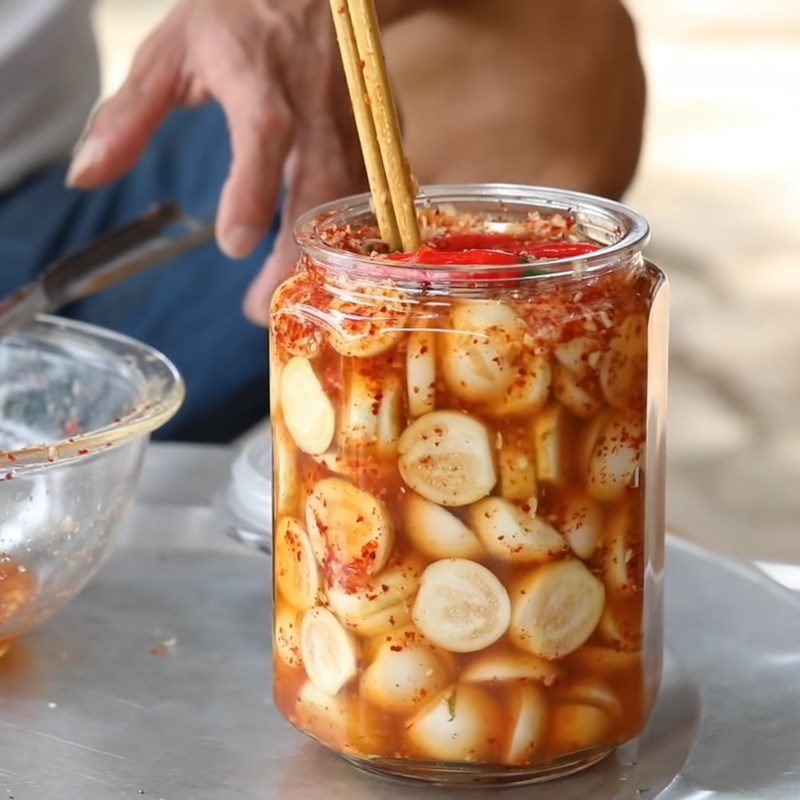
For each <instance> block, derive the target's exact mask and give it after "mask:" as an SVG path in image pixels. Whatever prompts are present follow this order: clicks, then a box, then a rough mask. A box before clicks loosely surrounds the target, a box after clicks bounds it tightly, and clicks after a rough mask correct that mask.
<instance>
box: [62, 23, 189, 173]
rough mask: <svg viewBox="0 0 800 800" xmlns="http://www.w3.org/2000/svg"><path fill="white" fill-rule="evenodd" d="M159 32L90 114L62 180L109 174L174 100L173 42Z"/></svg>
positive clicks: (128, 161) (126, 160) (138, 150)
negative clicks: (115, 89)
mask: <svg viewBox="0 0 800 800" xmlns="http://www.w3.org/2000/svg"><path fill="white" fill-rule="evenodd" d="M162 38H163V36H161V35H160V34H159V35H157V36H154V37H151V38H150V39H149V40H148V41H146V42H145V43H144V44H143V45H142V47H141V48H140V49H139V51H138V53H137V55H136V57H135V59H134V62H133V65H132V66H131V71H130V73H129V75H128V77H127V78H126V80H125V82H124V83H123V85H122V87H121V88H120V89H119V91H118V92H117V93H116V94H115V95H114V96H113V97H111V98H110V99H109V100H107V101H106V102H105V103H103V104H102V105H101V106H100V107H99V108H98V109H97V111H96V112H95V113H94V115H93V116H92V118H91V120H90V122H89V125H88V127H87V130H86V133H85V134H84V136H83V137H82V139H81V141H80V142H79V144H78V147H77V148H76V151H75V155H74V157H73V159H72V163H71V164H70V167H69V170H68V172H67V178H66V183H67V186H71V187H79V188H83V189H88V188H91V187H94V186H97V185H99V184H101V183H105V182H107V181H111V180H114V179H115V178H118V177H119V176H120V175H122V174H124V173H125V172H127V171H128V170H129V169H130V168H131V167H132V166H133V164H134V163H135V162H136V161H137V160H138V158H139V156H140V155H141V154H142V151H143V150H144V148H145V147H146V145H147V142H148V141H149V139H150V137H151V136H152V134H153V132H154V131H155V129H156V128H157V127H158V125H159V124H160V122H161V121H162V120H163V119H164V117H165V116H166V114H167V113H168V112H169V110H170V109H171V108H172V106H173V105H174V103H175V101H176V90H177V85H178V81H179V71H180V70H179V58H178V54H177V53H178V48H174V47H172V48H166V47H164V46H162V43H161V39H162Z"/></svg>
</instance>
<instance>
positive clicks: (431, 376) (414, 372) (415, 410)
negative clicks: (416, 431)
mask: <svg viewBox="0 0 800 800" xmlns="http://www.w3.org/2000/svg"><path fill="white" fill-rule="evenodd" d="M406 383H407V391H408V413H409V414H410V415H411V416H412V417H421V416H422V415H423V414H428V413H429V412H431V411H433V410H434V408H435V406H436V338H435V334H434V333H433V331H427V330H417V331H412V333H410V334H409V337H408V345H407V350H406Z"/></svg>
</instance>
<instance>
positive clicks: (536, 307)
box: [271, 262, 653, 766]
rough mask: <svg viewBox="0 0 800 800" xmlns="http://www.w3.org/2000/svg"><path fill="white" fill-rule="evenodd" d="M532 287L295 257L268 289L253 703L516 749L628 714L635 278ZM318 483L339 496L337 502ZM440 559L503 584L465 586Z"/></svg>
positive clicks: (355, 724) (637, 472)
mask: <svg viewBox="0 0 800 800" xmlns="http://www.w3.org/2000/svg"><path fill="white" fill-rule="evenodd" d="M533 284H534V285H532V286H531V287H530V288H528V287H526V285H525V284H524V283H522V284H520V285H518V286H516V287H515V288H513V289H509V288H506V289H503V288H498V289H492V288H491V287H489V288H488V289H487V290H486V292H485V293H484V294H483V296H481V297H480V298H479V299H469V298H464V297H456V296H448V295H447V294H446V292H445V293H442V292H439V293H437V295H436V296H435V297H433V296H428V295H426V294H425V293H424V292H423V293H422V294H419V293H411V292H407V293H406V292H404V291H403V290H401V289H395V288H392V287H381V286H380V285H378V286H375V285H373V286H369V285H360V284H359V283H358V282H357V281H352V282H349V281H347V280H346V279H345V278H342V277H341V276H340V277H338V278H335V279H331V277H330V275H328V274H327V273H326V271H325V270H324V269H323V268H319V267H316V266H315V265H313V264H311V263H308V262H305V263H303V264H301V266H300V267H299V268H298V271H297V273H296V275H295V276H294V277H293V278H291V279H290V280H289V281H288V282H287V283H286V284H284V286H283V287H282V288H281V289H279V291H278V292H277V293H276V298H275V300H274V302H273V309H272V337H271V341H272V344H271V362H272V363H271V381H272V395H273V396H272V426H273V436H274V442H275V445H274V447H275V449H274V509H275V519H274V530H275V531H276V532H278V533H276V537H275V541H274V551H273V552H274V560H275V570H276V581H275V585H276V589H275V597H274V602H275V615H276V623H275V639H274V642H275V648H274V651H275V657H274V694H275V702H276V705H277V707H278V708H279V709H280V711H281V712H282V713H283V715H284V716H285V717H286V718H287V719H289V720H290V721H291V722H292V723H293V724H294V725H296V726H297V727H299V728H300V729H302V730H304V731H305V732H307V733H309V734H311V735H312V736H314V737H316V738H318V739H319V740H321V741H322V742H324V743H325V744H327V745H329V746H330V747H332V748H334V749H337V750H339V751H342V752H347V753H350V754H354V755H358V756H363V757H385V758H393V759H396V758H408V759H423V760H431V761H449V762H478V763H487V764H495V765H510V766H524V765H537V764H542V763H545V762H547V761H549V760H552V759H555V758H558V757H559V756H564V755H566V754H569V753H573V752H577V751H580V750H583V749H587V748H594V747H612V746H614V745H616V744H618V743H621V742H623V741H626V740H628V739H630V738H631V737H633V736H635V735H636V734H637V733H638V732H639V731H640V730H641V728H642V726H643V724H644V722H645V714H646V712H647V709H646V708H645V705H646V700H645V682H646V680H645V676H644V674H643V660H642V655H641V648H642V634H643V620H642V611H643V573H644V567H645V547H644V516H645V509H644V505H643V498H644V485H645V480H646V476H645V474H644V470H643V465H644V450H645V446H646V442H645V440H644V431H645V416H644V415H645V394H646V366H647V357H646V342H647V318H648V313H649V304H650V298H651V295H652V291H653V286H652V285H651V283H650V281H649V279H648V278H647V277H646V276H645V275H644V274H643V273H641V272H638V271H637V270H635V269H632V268H620V269H616V270H614V271H611V272H608V273H606V274H604V275H599V276H597V277H593V278H583V279H581V280H575V281H571V280H559V281H551V282H544V281H534V282H533ZM490 306H491V308H489V307H490ZM420 360H421V362H422V363H419V362H420ZM287 371H288V372H290V373H291V374H290V377H289V378H287V377H286V375H287ZM509 374H511V376H510V377H509ZM295 375H297V376H299V377H298V378H295V377H294V376H295ZM309 376H310V377H309ZM418 377H419V378H420V380H419V381H418V380H417V379H418ZM304 381H310V382H309V383H304ZM304 386H308V387H310V388H308V389H307V390H306V389H303V387H304ZM297 387H300V389H298V388H297ZM320 392H321V394H320ZM331 410H332V417H331V416H330V415H331ZM441 411H446V412H454V413H455V414H457V415H461V416H459V417H455V416H452V415H446V416H445V417H442V419H443V420H445V422H446V423H447V424H450V423H452V428H451V429H448V430H447V431H444V432H442V431H441V430H439V429H438V428H436V427H434V433H433V434H432V435H433V436H434V438H435V437H436V436H441V441H440V442H439V440H437V441H436V442H433V441H428V440H427V439H426V438H425V437H426V435H427V434H426V433H425V431H424V430H423V428H424V424H423V425H422V427H419V426H417V427H415V428H412V427H411V426H412V425H416V423H418V422H419V421H420V420H424V419H425V418H426V415H428V414H436V413H438V412H441ZM370 413H372V414H374V416H375V420H371V419H370V416H369V415H370ZM329 417H330V419H329ZM431 419H439V418H438V417H431ZM464 419H466V420H468V421H467V422H466V423H464V424H463V425H462V423H463V420H464ZM331 421H332V425H333V427H332V428H331V427H330V424H329V423H331ZM317 423H318V424H317ZM421 424H422V423H421ZM466 426H469V427H466ZM462 427H463V436H462V433H461V432H462ZM418 429H419V430H421V431H422V433H421V434H419V435H418V432H417V431H418ZM472 432H477V433H475V436H476V438H475V439H474V441H473V440H471V439H470V440H469V441H468V439H469V436H471V435H472ZM460 436H461V438H459V437H460ZM484 436H485V440H484ZM485 442H488V443H489V450H488V451H487V450H486V449H485V448H484V443H485ZM439 444H441V448H442V449H441V450H437V449H436V448H437V447H438V445H439ZM323 447H324V450H323V449H322V448H323ZM470 448H471V449H470ZM462 450H464V452H462ZM487 452H488V455H487ZM415 453H416V454H417V455H414V454H415ZM419 453H422V455H419ZM465 453H466V455H465ZM465 459H471V461H469V460H465ZM465 464H473V465H474V467H473V469H474V470H475V471H474V473H473V474H474V479H475V482H476V485H475V486H471V485H470V480H471V476H470V474H462V473H463V471H464V469H466V467H465ZM448 465H450V466H448ZM467 471H468V470H467ZM331 479H336V481H338V483H337V482H334V483H331V482H330V481H331ZM321 482H322V483H321ZM344 484H346V485H349V486H352V487H355V489H357V490H359V492H358V493H357V494H352V498H351V494H348V492H350V491H351V490H349V489H347V486H345V485H344ZM333 489H336V490H337V491H338V492H339V494H338V495H336V494H331V492H332V490H333ZM335 497H342V498H344V499H343V500H342V501H341V502H342V503H351V500H352V502H353V503H357V504H358V506H357V508H356V506H352V505H349V506H348V507H347V508H344V506H343V507H342V508H341V509H339V511H340V512H341V514H344V517H341V518H336V513H338V511H337V509H336V508H331V507H330V503H332V504H333V505H335V502H334V500H331V501H330V503H329V502H328V498H334V499H335ZM463 498H468V499H469V502H465V503H462V502H460V500H461V499H463ZM487 501H490V502H488V504H487ZM336 502H338V501H336ZM481 504H483V505H481ZM354 509H355V510H354ZM358 509H362V511H363V513H362V512H358V513H357V511H358ZM483 509H488V510H487V512H486V513H485V514H483ZM350 512H352V513H353V514H356V516H355V517H353V518H352V519H354V520H355V522H354V526H353V529H352V531H351V533H352V536H353V541H350V539H349V538H348V535H347V532H345V533H344V534H343V533H342V531H341V530H339V528H338V527H337V526H338V525H339V524H340V522H341V520H342V519H345V520H346V519H349V518H348V517H347V514H348V513H350ZM440 512H441V513H440ZM371 514H372V515H374V519H373V518H372V517H370V516H369V515H371ZM441 514H444V515H445V516H441ZM482 514H483V517H485V520H484V519H483V518H482ZM365 515H366V516H367V517H368V519H367V520H366V522H365V521H364V519H363V518H364V516H365ZM437 515H439V516H437ZM446 515H450V516H446ZM337 519H339V521H338V522H337ZM287 520H291V522H290V523H289V522H287ZM436 520H440V521H441V526H440V525H438V523H437V522H436ZM454 520H455V521H454ZM459 523H461V524H462V525H463V527H460V526H459ZM362 525H365V526H366V527H365V528H364V529H363V530H364V531H366V532H367V533H369V532H370V531H373V532H374V538H373V539H370V538H369V537H367V539H366V540H365V542H366V544H364V543H363V542H362V540H360V539H359V538H358V536H359V535H360V533H359V530H360V528H359V526H362ZM370 525H371V526H372V527H370ZM426 526H428V527H426ZM357 528H358V530H356V529H357ZM389 530H390V533H387V531H389ZM280 531H285V532H287V533H286V535H285V536H284V534H283V533H280ZM288 531H291V535H290V534H289V533H288ZM365 535H366V534H365ZM297 537H300V539H301V541H298V538H297ZM303 537H308V538H307V539H306V538H303ZM459 537H460V538H459ZM509 538H510V539H511V540H513V541H511V542H509ZM362 544H364V546H361V545H362ZM282 548H283V549H282ZM353 548H355V549H353ZM310 553H313V555H311V556H310V555H309V554H310ZM465 553H466V554H467V555H468V557H465V555H464V554H465ZM453 559H455V560H457V561H459V564H460V566H459V569H462V570H463V574H464V575H470V574H472V573H471V572H470V570H472V572H474V574H475V575H476V576H477V577H478V579H479V580H483V578H484V577H485V575H486V573H485V571H483V570H481V569H477V568H475V567H474V566H472V564H477V565H479V566H480V567H481V568H485V569H487V570H488V571H489V572H490V573H491V575H493V576H494V577H495V578H496V579H498V580H499V583H500V585H501V588H500V589H498V588H497V586H496V584H495V583H491V585H489V583H487V584H486V585H487V587H489V588H487V589H486V592H489V594H488V595H486V599H484V595H485V592H484V594H480V593H479V594H478V595H477V596H476V599H474V603H472V605H470V603H471V602H472V600H471V598H470V597H469V596H467V595H464V596H463V597H462V596H461V595H460V594H459V592H461V591H462V590H463V591H464V592H467V593H468V592H469V586H468V585H467V586H466V587H465V586H462V585H461V584H458V583H457V582H456V577H452V581H453V582H452V583H449V581H451V577H450V573H449V572H448V570H450V569H451V566H452V563H453ZM439 562H445V563H443V566H442V567H441V568H439V569H438V571H437V570H431V571H428V570H429V568H430V567H431V565H434V564H439ZM460 562H468V563H466V564H461V563H460ZM562 562H563V563H566V562H569V564H570V569H571V572H569V579H568V582H566V583H565V584H564V587H563V592H561V593H560V588H561V587H559V586H558V585H557V581H556V582H555V583H554V581H555V579H553V580H550V578H547V579H545V577H544V576H545V575H548V576H550V575H556V574H561V573H556V572H554V571H553V570H552V567H553V565H556V564H560V563H562ZM376 564H377V565H378V566H379V567H380V568H378V569H376V568H375V566H376ZM452 568H453V569H455V567H452ZM434 574H441V575H443V576H444V577H443V578H437V580H440V581H442V583H441V585H439V584H436V583H435V582H434V577H433V576H434ZM564 574H565V575H566V574H567V573H566V572H565V573H564ZM454 575H455V573H454ZM426 576H431V577H430V578H428V577H426ZM487 580H488V579H487ZM547 580H550V583H546V581H547ZM565 580H567V579H566V578H565ZM292 581H294V583H292ZM429 582H430V585H429ZM301 584H302V585H301ZM467 584H469V581H467ZM421 585H425V586H429V588H428V589H427V590H426V591H421V590H420V586H421ZM526 587H529V591H530V595H533V597H532V596H530V595H529V594H526V592H527V591H528V589H526ZM583 587H585V590H584V588H583ZM451 588H452V597H451V596H450V594H449V593H450V591H451ZM481 591H483V589H481ZM492 593H494V594H492ZM506 596H507V600H506V599H505V598H506ZM429 597H432V598H433V599H432V600H429V599H428V598H429ZM507 602H508V603H509V604H510V608H511V613H510V621H508V622H506V617H505V616H504V614H505V610H504V609H505V608H506V603H507ZM426 603H428V604H429V606H430V607H426ZM476 604H477V605H476ZM482 604H483V605H482ZM319 609H324V610H325V611H324V612H321V611H319ZM328 611H329V612H331V614H332V617H333V619H332V617H331V616H330V615H329V614H327V613H325V612H328ZM493 614H494V615H495V616H494V617H492V615H493ZM571 614H575V615H576V618H575V619H572V618H571V617H570V615H571ZM309 615H312V617H313V616H314V615H317V616H318V617H319V619H320V620H321V622H320V625H322V627H320V626H319V625H317V626H315V625H313V624H311V618H310V617H309ZM459 615H460V617H459ZM457 617H459V618H457ZM484 617H485V619H484ZM578 617H579V618H578ZM315 618H316V617H315ZM473 624H474V628H475V631H476V632H475V636H476V637H478V639H476V640H475V641H478V640H480V637H487V640H488V639H491V641H488V643H486V644H482V645H481V646H480V647H479V648H477V649H475V648H474V647H473V645H472V641H473V640H472V639H470V636H471V634H470V633H469V631H470V630H471V628H470V626H472V625H473ZM340 629H341V630H340ZM320 631H321V633H320ZM342 632H343V633H342ZM315 636H319V641H317V640H316V639H315V638H314V637H315ZM303 637H305V638H303ZM404 655H405V656H407V657H408V659H409V660H407V661H406V662H404V661H403V657H404ZM306 658H311V659H312V662H313V663H312V664H306V663H305V660H306ZM395 662H396V663H395ZM409 665H410V666H409ZM478 720H479V722H478Z"/></svg>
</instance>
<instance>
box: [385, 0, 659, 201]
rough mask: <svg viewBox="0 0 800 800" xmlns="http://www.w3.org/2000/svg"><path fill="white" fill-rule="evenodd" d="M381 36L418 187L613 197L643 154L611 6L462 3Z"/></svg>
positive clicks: (631, 46) (627, 47)
mask: <svg viewBox="0 0 800 800" xmlns="http://www.w3.org/2000/svg"><path fill="white" fill-rule="evenodd" d="M429 6H430V7H429V8H428V9H427V10H422V11H419V12H418V13H416V14H414V15H413V16H411V17H408V18H406V19H403V20H400V21H398V22H397V23H396V24H393V25H391V26H389V27H388V28H387V36H386V43H387V56H388V59H389V66H390V70H391V72H392V75H393V78H394V81H395V86H396V88H397V91H398V95H399V100H400V103H401V105H402V108H403V114H404V119H405V123H406V140H407V143H408V148H409V152H410V157H411V160H412V164H413V166H414V168H415V171H416V173H417V176H418V178H419V180H420V181H422V182H450V181H470V180H515V181H522V182H531V183H545V184H551V185H558V186H564V187H569V188H576V189H581V190H584V191H592V192H597V193H600V194H605V195H613V196H616V195H619V194H621V193H622V192H623V191H624V189H625V188H626V187H627V185H628V183H629V182H630V180H631V178H632V176H633V173H634V170H635V166H636V163H637V160H638V155H639V151H640V147H641V132H642V120H643V113H644V78H643V74H642V69H641V64H640V61H639V57H638V53H637V48H636V37H635V32H634V29H633V26H632V24H631V22H630V19H629V18H628V16H627V14H626V13H625V10H624V8H623V7H622V5H621V4H620V3H619V2H617V0H573V2H571V3H570V4H569V11H568V13H567V11H565V6H564V4H562V3H557V2H552V0H460V1H459V2H440V3H432V4H429Z"/></svg>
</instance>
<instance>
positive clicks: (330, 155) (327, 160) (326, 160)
mask: <svg viewBox="0 0 800 800" xmlns="http://www.w3.org/2000/svg"><path fill="white" fill-rule="evenodd" d="M347 138H348V137H346V136H345V137H342V136H341V134H340V133H339V131H338V130H337V129H336V127H335V126H322V125H320V126H318V127H317V128H316V129H315V130H314V131H313V132H308V131H306V132H305V133H304V134H301V136H300V137H299V142H298V145H297V146H296V148H295V150H294V151H293V153H292V156H291V158H290V160H289V164H288V168H287V173H286V179H287V196H286V202H285V203H284V209H283V214H282V222H281V228H280V232H279V233H278V237H277V239H276V241H275V247H274V248H273V251H272V254H271V255H270V257H269V258H268V259H267V261H266V262H265V264H264V266H263V268H262V269H261V272H260V273H259V274H258V276H257V277H256V278H255V280H254V281H253V283H252V284H251V285H250V288H249V289H248V291H247V294H246V296H245V300H244V312H245V314H246V316H247V317H248V318H249V319H250V320H251V321H253V322H256V323H258V324H261V325H266V324H267V322H268V314H269V301H270V297H271V296H272V292H273V291H274V290H275V287H276V286H277V285H278V284H279V283H280V282H281V281H282V280H283V279H284V278H285V277H286V274H287V272H288V270H289V268H290V267H291V265H292V264H293V263H294V262H295V261H296V260H297V256H298V247H297V244H296V243H295V240H294V225H295V223H296V221H297V218H298V217H299V216H300V215H301V214H304V213H305V212H306V211H308V210H309V209H311V208H314V207H315V206H317V205H319V204H320V203H324V202H327V201H329V200H333V199H335V198H337V197H342V196H344V195H348V194H352V193H354V192H359V191H361V190H362V189H363V188H364V184H365V177H364V174H363V170H362V169H348V167H347V164H348V161H349V160H350V159H349V158H348V157H346V156H345V152H346V151H347V152H349V150H350V149H351V148H350V147H349V142H348V141H347Z"/></svg>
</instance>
